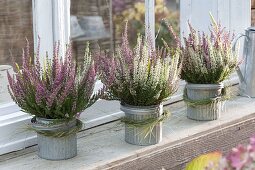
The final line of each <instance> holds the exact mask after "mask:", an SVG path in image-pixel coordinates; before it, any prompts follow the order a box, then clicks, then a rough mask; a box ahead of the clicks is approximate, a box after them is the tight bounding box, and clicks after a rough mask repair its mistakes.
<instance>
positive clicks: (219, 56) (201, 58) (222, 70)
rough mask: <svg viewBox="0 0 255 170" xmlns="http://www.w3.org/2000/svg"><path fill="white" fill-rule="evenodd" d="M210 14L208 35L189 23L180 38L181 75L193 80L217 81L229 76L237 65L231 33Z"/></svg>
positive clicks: (199, 82) (205, 82)
mask: <svg viewBox="0 0 255 170" xmlns="http://www.w3.org/2000/svg"><path fill="white" fill-rule="evenodd" d="M211 18H212V27H211V30H210V31H211V34H210V36H208V35H206V34H205V33H204V32H199V31H197V30H195V29H194V28H193V27H192V26H191V24H189V28H190V34H189V35H188V37H187V38H184V44H185V46H184V47H183V48H182V58H183V68H182V73H181V78H182V79H183V80H186V81H187V82H189V83H194V84H217V83H220V82H222V81H223V80H225V79H226V78H228V77H229V76H230V74H231V73H232V72H234V70H235V69H236V68H237V66H238V64H239V63H238V52H237V51H232V42H233V37H234V36H232V35H231V34H230V32H228V31H226V30H225V28H221V25H220V24H217V23H216V21H215V20H214V19H213V17H211Z"/></svg>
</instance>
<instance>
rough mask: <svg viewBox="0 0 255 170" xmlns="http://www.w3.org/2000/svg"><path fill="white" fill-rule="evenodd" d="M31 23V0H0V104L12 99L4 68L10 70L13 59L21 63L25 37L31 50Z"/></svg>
mask: <svg viewBox="0 0 255 170" xmlns="http://www.w3.org/2000/svg"><path fill="white" fill-rule="evenodd" d="M32 25H33V24H32V0H18V1H17V0H2V1H0V88H1V89H0V104H2V103H7V102H10V101H12V100H11V98H10V96H9V94H8V92H7V83H8V81H7V77H6V69H9V70H12V69H11V68H10V66H13V64H12V63H13V62H12V61H13V60H14V61H15V62H17V63H19V64H21V60H22V57H21V54H22V48H23V47H24V46H25V44H26V38H27V39H28V40H29V42H30V44H31V49H30V50H31V51H32V50H33V28H32ZM12 59H13V60H12ZM6 65H7V66H6Z"/></svg>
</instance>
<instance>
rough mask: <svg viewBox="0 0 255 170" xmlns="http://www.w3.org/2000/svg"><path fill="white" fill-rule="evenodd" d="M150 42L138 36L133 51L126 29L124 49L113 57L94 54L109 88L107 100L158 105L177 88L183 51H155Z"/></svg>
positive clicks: (123, 39) (107, 54) (119, 49)
mask: <svg viewBox="0 0 255 170" xmlns="http://www.w3.org/2000/svg"><path fill="white" fill-rule="evenodd" d="M150 42H151V41H150V40H146V39H145V38H143V37H142V36H140V35H138V38H137V45H136V47H135V48H134V49H132V48H131V47H130V45H129V41H128V33H127V26H126V28H125V32H124V33H123V36H122V43H121V46H120V47H119V48H118V49H117V50H116V52H115V53H114V54H109V53H103V52H101V53H100V52H98V53H96V55H95V58H96V61H97V67H98V68H99V69H98V70H99V74H100V75H99V76H100V79H101V81H102V82H103V83H104V84H105V85H106V87H107V88H108V98H110V99H117V100H120V101H121V103H123V104H124V103H125V104H129V105H133V106H150V105H157V104H159V103H161V102H162V100H164V99H165V98H167V97H169V96H170V95H171V94H173V93H174V92H175V91H176V89H177V84H178V80H179V73H180V70H181V68H180V65H181V64H180V59H179V55H180V54H179V53H180V50H171V49H170V48H169V47H167V48H165V49H163V48H162V49H158V50H155V49H154V48H152V45H151V44H152V43H150Z"/></svg>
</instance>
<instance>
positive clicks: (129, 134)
mask: <svg viewBox="0 0 255 170" xmlns="http://www.w3.org/2000/svg"><path fill="white" fill-rule="evenodd" d="M120 110H122V111H123V112H124V113H125V116H126V117H127V118H128V119H131V120H134V121H137V120H138V121H140V120H146V119H148V118H157V117H159V116H161V115H162V114H163V106H162V105H156V106H148V107H139V106H138V107H137V106H130V105H126V104H121V107H120ZM145 132H146V128H144V127H134V126H130V125H127V124H126V125H125V141H126V142H127V143H130V144H133V145H140V146H148V145H154V144H157V143H159V142H160V141H161V140H162V123H161V122H160V123H158V124H157V125H156V126H154V127H153V129H152V130H151V131H149V132H150V133H149V134H148V135H147V136H146V134H145Z"/></svg>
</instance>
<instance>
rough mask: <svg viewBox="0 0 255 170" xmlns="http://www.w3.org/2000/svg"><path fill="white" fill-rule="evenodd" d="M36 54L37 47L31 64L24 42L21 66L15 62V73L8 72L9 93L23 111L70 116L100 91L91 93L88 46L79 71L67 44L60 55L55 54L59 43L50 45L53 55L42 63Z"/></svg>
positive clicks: (92, 75) (91, 65)
mask: <svg viewBox="0 0 255 170" xmlns="http://www.w3.org/2000/svg"><path fill="white" fill-rule="evenodd" d="M39 58H40V57H39V47H38V50H37V54H35V58H34V61H35V64H34V62H32V61H33V60H32V58H31V57H30V54H29V44H28V43H27V47H26V50H25V51H24V52H23V56H22V60H23V64H22V67H21V68H20V67H19V66H18V65H17V70H18V73H17V74H16V75H15V76H11V75H10V74H9V73H8V79H9V84H10V85H9V93H10V94H11V96H12V99H13V100H14V101H15V102H16V103H17V104H18V106H19V107H20V108H21V109H22V110H23V111H24V112H27V113H29V114H31V115H35V116H36V117H41V118H47V119H67V120H68V119H73V118H74V117H76V116H79V113H80V112H82V111H83V110H85V109H86V108H87V107H89V106H91V105H92V104H93V103H94V102H95V101H96V100H97V99H98V97H99V95H100V94H101V93H103V90H102V91H100V92H99V93H98V94H93V89H94V84H95V81H96V70H95V66H94V62H93V60H92V59H91V53H90V52H89V47H87V49H86V53H85V57H84V66H83V70H82V71H81V69H76V68H77V67H76V63H74V62H73V61H72V52H71V45H68V46H67V50H66V53H65V57H64V59H63V58H62V57H60V56H59V44H56V46H55V48H54V52H53V59H52V60H50V59H48V57H47V58H46V61H45V62H44V66H43V67H42V66H41V64H40V62H39Z"/></svg>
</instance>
